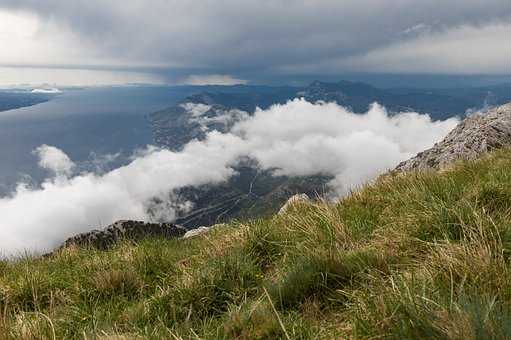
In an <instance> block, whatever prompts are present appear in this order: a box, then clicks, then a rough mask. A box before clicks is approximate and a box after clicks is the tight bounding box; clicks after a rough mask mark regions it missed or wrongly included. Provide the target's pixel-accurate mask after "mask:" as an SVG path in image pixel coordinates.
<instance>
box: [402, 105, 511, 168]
mask: <svg viewBox="0 0 511 340" xmlns="http://www.w3.org/2000/svg"><path fill="white" fill-rule="evenodd" d="M509 146H511V103H508V104H505V105H502V106H499V107H495V108H493V109H490V110H488V111H487V112H484V113H476V114H473V115H471V116H469V117H467V118H466V119H465V120H463V121H462V122H461V123H460V124H459V125H458V126H457V127H456V128H454V130H452V131H451V132H450V133H449V134H448V135H447V136H446V137H445V139H444V140H443V141H441V142H439V143H437V144H435V145H434V146H433V147H432V148H431V149H428V150H426V151H423V152H421V153H419V154H417V155H416V156H415V157H413V158H411V159H409V160H407V161H404V162H402V163H400V164H399V165H398V166H397V167H396V169H395V171H396V172H402V171H410V170H428V169H443V168H445V167H447V166H449V165H450V164H452V163H453V162H455V161H457V160H461V159H465V160H472V159H476V158H478V157H479V156H480V155H481V154H484V153H486V152H489V151H492V150H495V149H500V148H503V147H509Z"/></svg>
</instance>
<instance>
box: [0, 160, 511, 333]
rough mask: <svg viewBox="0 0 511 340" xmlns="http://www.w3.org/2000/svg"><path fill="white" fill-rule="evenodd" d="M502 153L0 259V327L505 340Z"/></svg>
mask: <svg viewBox="0 0 511 340" xmlns="http://www.w3.org/2000/svg"><path fill="white" fill-rule="evenodd" d="M509 169H511V151H509V150H501V151H497V152H495V153H493V154H490V155H486V156H484V157H483V158H482V159H480V160H477V161H464V162H461V163H458V164H456V165H455V166H454V167H452V168H449V169H448V170H446V171H443V172H423V173H415V172H411V173H405V174H402V175H399V176H385V177H382V178H380V179H379V180H378V181H377V182H376V183H374V184H373V185H369V186H367V187H365V188H364V189H362V190H361V191H360V192H358V193H354V194H352V195H350V196H348V197H346V198H345V199H343V200H342V201H340V202H338V203H335V204H332V203H315V204H300V205H295V206H294V207H293V208H291V209H290V210H288V212H287V213H285V214H283V215H280V216H275V217H272V218H267V219H263V220H258V221H251V222H248V223H244V224H235V225H228V226H224V227H218V228H215V229H213V231H212V232H210V233H209V234H207V235H205V236H200V237H196V238H193V239H189V240H162V239H155V240H145V241H142V242H141V243H139V244H134V243H130V242H127V243H121V244H118V245H117V246H116V247H114V248H113V249H110V250H107V251H97V250H93V249H90V250H89V249H83V248H82V249H79V248H68V249H62V250H60V251H59V252H58V253H56V254H54V255H53V256H50V257H47V258H29V257H28V258H23V259H19V260H16V261H13V262H5V261H3V262H0V335H1V337H2V338H5V339H20V338H53V337H54V336H55V338H57V339H64V338H65V339H69V338H83V337H87V338H94V337H95V336H97V337H117V338H147V339H157V338H167V337H171V338H174V339H180V338H202V339H218V338H239V339H253V338H268V339H269V338H272V339H274V338H292V339H295V338H301V339H318V338H319V339H339V338H355V339H370V338H375V337H385V338H392V339H426V338H436V339H461V338H463V339H477V338H494V339H505V338H509V337H510V336H511V332H510V328H509V324H511V308H510V307H509V306H511V294H509V292H510V291H511V272H510V271H509V268H510V265H511V259H510V257H509V254H510V251H511V222H510V221H511V218H510V217H511V216H510V214H511V189H510V188H511V176H510V171H509Z"/></svg>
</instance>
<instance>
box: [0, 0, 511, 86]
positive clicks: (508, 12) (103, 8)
mask: <svg viewBox="0 0 511 340" xmlns="http://www.w3.org/2000/svg"><path fill="white" fill-rule="evenodd" d="M510 36H511V1H509V0H449V1H441V0H315V1H308V0H243V1H239V0H130V1H122V0H74V1H64V0H45V1H40V0H0V46H2V48H1V49H0V85H6V84H23V83H51V84H53V83H54V84H58V85H91V84H92V85H96V84H123V83H168V84H194V85H197V84H226V85H229V84H236V83H261V82H263V83H264V82H271V81H275V79H286V80H287V79H295V78H296V79H299V78H300V77H302V78H303V77H305V78H307V77H311V78H319V79H321V78H322V77H332V76H335V77H342V75H346V74H398V75H410V74H424V75H431V74H434V75H456V76H467V75H488V76H504V75H510V74H511V63H509V62H508V61H509V60H510V59H511V44H510V43H509V37H510Z"/></svg>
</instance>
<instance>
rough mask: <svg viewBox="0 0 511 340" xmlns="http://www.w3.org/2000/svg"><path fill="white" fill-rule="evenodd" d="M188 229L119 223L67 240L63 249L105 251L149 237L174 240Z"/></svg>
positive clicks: (135, 222) (169, 224)
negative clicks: (126, 241)
mask: <svg viewBox="0 0 511 340" xmlns="http://www.w3.org/2000/svg"><path fill="white" fill-rule="evenodd" d="M185 233H186V229H185V228H183V227H181V226H179V225H174V224H171V223H146V222H141V221H117V222H115V223H114V224H112V225H110V226H108V227H106V228H105V229H102V230H93V231H90V232H86V233H82V234H78V235H76V236H73V237H71V238H69V239H67V240H66V241H65V242H64V243H63V245H62V246H61V248H67V247H70V246H78V247H88V248H96V249H101V250H105V249H108V248H110V247H111V246H113V245H114V244H115V243H117V242H118V241H120V240H131V241H140V240H143V239H144V238H149V237H163V238H166V239H173V238H178V237H181V236H183V235H184V234H185Z"/></svg>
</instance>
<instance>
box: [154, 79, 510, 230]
mask: <svg viewBox="0 0 511 340" xmlns="http://www.w3.org/2000/svg"><path fill="white" fill-rule="evenodd" d="M506 88H507V87H506V86H501V87H498V86H496V87H493V88H491V89H490V88H481V89H464V90H459V91H454V90H452V89H447V90H435V91H430V90H427V89H425V90H420V89H390V90H389V89H378V88H376V87H373V86H371V85H369V84H365V83H359V82H351V81H339V82H337V83H326V82H320V81H315V82H313V83H311V84H310V85H309V86H307V87H304V88H292V87H276V88H272V87H267V86H261V87H258V86H254V87H251V86H233V87H205V88H204V89H205V90H207V91H204V92H198V93H195V94H192V95H190V96H188V97H186V98H185V99H184V100H182V101H181V102H180V103H179V104H177V105H175V106H172V107H169V108H167V109H165V110H161V111H158V112H154V113H152V114H150V115H149V117H148V118H149V120H150V122H151V125H152V129H153V137H154V141H155V144H156V145H158V146H160V147H163V148H168V149H171V150H176V151H179V150H181V149H182V147H183V146H184V145H185V144H187V143H188V142H190V141H191V140H193V139H197V140H202V139H204V138H205V136H206V134H207V133H208V132H210V131H213V130H216V131H220V132H227V131H229V130H230V129H231V127H232V126H233V125H234V124H235V123H236V122H239V121H240V120H243V119H245V118H246V117H248V116H250V115H252V114H253V113H254V111H255V110H256V108H257V107H260V108H263V109H264V108H267V107H269V106H271V105H273V104H276V103H285V102H286V101H288V100H290V99H293V98H296V97H303V98H305V99H306V100H308V101H311V102H317V101H324V102H336V103H338V104H340V105H343V106H346V107H349V108H351V109H352V110H354V112H366V111H367V109H368V108H369V106H370V105H371V104H372V103H374V102H378V103H381V104H382V105H384V106H385V107H386V108H387V109H388V110H389V111H390V112H391V113H393V112H400V111H417V112H422V113H429V114H430V115H431V116H432V118H433V119H445V118H448V117H452V116H455V115H459V116H462V115H464V114H465V113H466V112H467V111H470V109H472V108H474V107H481V108H482V107H484V106H485V105H488V104H489V102H491V103H496V102H501V101H503V100H505V99H506V98H508V97H509V100H511V91H507V92H506V91H505V89H506ZM492 91H493V92H492ZM489 93H494V94H493V95H491V96H489ZM235 170H236V171H237V174H236V175H234V176H233V177H232V178H230V179H229V180H228V181H227V182H225V183H222V184H218V185H203V186H200V187H193V188H183V189H180V190H177V191H176V192H173V193H171V197H172V200H176V198H178V200H180V201H181V202H193V209H192V210H191V211H188V210H184V209H182V210H179V209H178V216H177V220H176V221H175V222H176V223H180V224H182V225H184V226H185V227H187V228H196V227H199V226H208V225H212V224H215V223H220V222H227V221H229V220H232V219H247V218H254V217H257V216H264V215H271V214H273V213H275V212H276V211H277V210H278V207H279V206H281V205H282V204H283V203H284V202H285V201H286V200H287V199H288V198H289V197H290V196H292V195H294V194H298V193H307V194H308V195H310V196H312V197H315V196H317V195H318V194H319V195H322V194H325V192H327V191H328V188H327V183H328V182H329V181H330V179H331V178H330V177H328V176H319V175H318V176H308V177H301V178H289V177H285V176H278V177H275V176H273V175H272V171H271V170H266V171H261V170H260V169H259V168H258V167H257V164H254V162H251V161H250V160H248V162H244V163H243V164H240V165H239V166H238V167H237V168H236V169H235ZM154 204H155V206H158V205H161V204H165V202H158V201H156V202H154Z"/></svg>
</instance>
